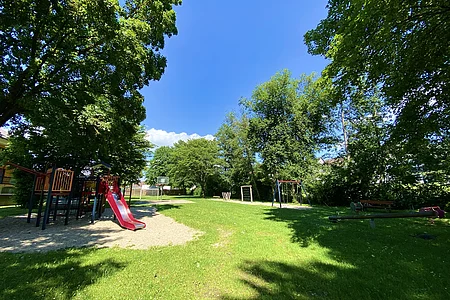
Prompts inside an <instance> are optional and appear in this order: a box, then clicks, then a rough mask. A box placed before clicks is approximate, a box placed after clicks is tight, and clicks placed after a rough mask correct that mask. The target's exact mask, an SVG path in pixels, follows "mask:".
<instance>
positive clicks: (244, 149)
mask: <svg viewBox="0 0 450 300" xmlns="http://www.w3.org/2000/svg"><path fill="white" fill-rule="evenodd" d="M249 125H250V124H249V119H248V117H247V116H246V115H245V113H243V114H241V115H240V116H239V115H237V114H235V113H229V114H227V115H226V117H225V121H224V122H223V124H222V125H221V126H220V128H219V130H218V131H217V133H216V134H215V137H216V138H217V142H218V145H219V149H220V156H221V158H222V159H223V162H224V163H223V164H224V165H223V166H221V167H222V168H223V169H224V177H225V178H226V182H227V184H228V188H229V189H230V191H231V193H232V194H234V195H238V194H239V193H240V186H241V185H246V184H252V185H253V186H254V189H255V192H256V195H257V199H260V195H259V189H258V185H257V182H256V176H255V168H254V166H255V164H256V159H255V153H254V152H253V150H252V146H251V144H250V141H249V136H248V130H249Z"/></svg>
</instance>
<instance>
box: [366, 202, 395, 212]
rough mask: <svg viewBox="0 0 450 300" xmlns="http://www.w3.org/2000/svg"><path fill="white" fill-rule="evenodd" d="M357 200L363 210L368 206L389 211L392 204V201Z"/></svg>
mask: <svg viewBox="0 0 450 300" xmlns="http://www.w3.org/2000/svg"><path fill="white" fill-rule="evenodd" d="M359 202H360V203H361V204H362V206H363V210H366V209H368V208H382V209H388V210H389V211H391V207H392V205H394V201H382V200H360V201H359Z"/></svg>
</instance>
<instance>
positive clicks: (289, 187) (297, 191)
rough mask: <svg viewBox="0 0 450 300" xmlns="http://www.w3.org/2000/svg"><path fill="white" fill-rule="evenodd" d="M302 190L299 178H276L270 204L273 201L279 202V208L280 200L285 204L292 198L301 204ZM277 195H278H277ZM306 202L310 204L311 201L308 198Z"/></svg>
mask: <svg viewBox="0 0 450 300" xmlns="http://www.w3.org/2000/svg"><path fill="white" fill-rule="evenodd" d="M302 191H304V188H303V185H302V182H301V181H300V180H279V179H277V180H276V181H275V188H274V191H273V199H272V206H273V204H274V202H277V200H278V202H279V203H280V208H281V204H282V202H284V203H285V204H287V203H289V199H291V202H293V201H294V200H295V201H297V202H298V203H300V205H301V204H303V197H302ZM277 196H278V197H277ZM308 203H309V204H310V205H311V203H310V202H309V200H308Z"/></svg>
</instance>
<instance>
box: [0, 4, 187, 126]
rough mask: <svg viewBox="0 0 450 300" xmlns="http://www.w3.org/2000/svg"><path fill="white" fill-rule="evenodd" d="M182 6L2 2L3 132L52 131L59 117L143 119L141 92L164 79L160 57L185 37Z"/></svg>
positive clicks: (0, 120)
mask: <svg viewBox="0 0 450 300" xmlns="http://www.w3.org/2000/svg"><path fill="white" fill-rule="evenodd" d="M179 3H181V1H180V0H158V1H153V0H127V1H125V4H124V5H123V6H120V5H119V2H118V1H117V0H101V1H91V0H69V1H57V0H42V1H36V0H24V1H0V54H1V58H2V63H1V64H0V88H1V90H2V92H1V94H0V126H3V125H4V124H5V123H6V122H8V121H15V122H21V121H22V120H23V119H26V120H28V121H31V122H32V124H34V125H36V126H44V127H45V126H46V125H47V124H48V123H49V122H52V118H51V116H52V115H55V114H59V113H65V114H68V115H69V114H70V117H78V116H83V115H84V114H85V113H86V112H88V113H90V112H92V111H93V110H95V111H96V113H98V114H101V113H103V112H102V111H103V110H106V112H107V111H108V107H115V106H122V107H123V108H124V112H125V113H126V114H127V116H132V115H133V114H134V113H136V114H137V115H138V117H137V119H140V118H142V112H143V108H142V97H141V95H140V93H139V89H141V88H142V87H143V86H144V85H146V84H148V83H149V81H150V80H158V79H159V78H160V77H161V75H162V73H163V71H164V68H165V66H166V59H165V58H164V57H163V56H162V55H161V54H160V50H161V49H162V48H163V47H164V37H165V36H171V35H173V34H176V33H177V29H176V27H175V13H174V11H173V9H172V5H173V4H179ZM99 103H100V104H99ZM91 115H92V114H91Z"/></svg>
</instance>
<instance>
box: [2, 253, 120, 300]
mask: <svg viewBox="0 0 450 300" xmlns="http://www.w3.org/2000/svg"><path fill="white" fill-rule="evenodd" d="M92 251H96V250H93V249H77V250H74V249H68V250H61V251H55V252H51V253H46V254H33V255H30V254H21V255H18V254H9V253H0V269H1V270H2V280H1V281H0V299H70V298H72V297H73V296H74V295H75V294H76V293H77V291H81V290H83V289H84V288H86V287H87V286H89V285H91V284H95V283H96V281H97V280H99V279H101V278H104V277H108V276H110V275H112V274H114V273H115V272H118V271H120V270H122V269H123V268H124V267H125V264H124V263H122V262H118V261H116V260H115V259H114V258H104V259H102V260H101V261H97V262H95V263H89V262H86V259H83V258H84V257H85V256H86V255H90V253H91V252H92Z"/></svg>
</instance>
